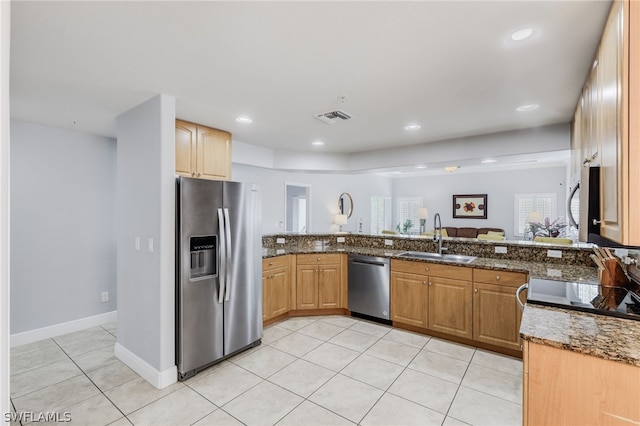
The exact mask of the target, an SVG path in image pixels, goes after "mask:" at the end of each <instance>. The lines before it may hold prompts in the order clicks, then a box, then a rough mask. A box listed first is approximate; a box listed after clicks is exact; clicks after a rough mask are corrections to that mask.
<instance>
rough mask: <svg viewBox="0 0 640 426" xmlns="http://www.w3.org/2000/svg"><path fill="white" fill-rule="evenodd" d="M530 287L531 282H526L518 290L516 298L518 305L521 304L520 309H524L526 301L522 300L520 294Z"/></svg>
mask: <svg viewBox="0 0 640 426" xmlns="http://www.w3.org/2000/svg"><path fill="white" fill-rule="evenodd" d="M528 288H529V283H524V284H522V285H521V286H520V287H518V289H517V290H516V300H517V301H518V305H519V306H520V310H521V311H524V303H522V300H520V295H521V294H522V292H523V291H525V290H526V289H528Z"/></svg>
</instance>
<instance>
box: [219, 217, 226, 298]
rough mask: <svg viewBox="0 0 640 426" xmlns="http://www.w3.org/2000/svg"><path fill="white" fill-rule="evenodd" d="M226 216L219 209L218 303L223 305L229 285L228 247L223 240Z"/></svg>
mask: <svg viewBox="0 0 640 426" xmlns="http://www.w3.org/2000/svg"><path fill="white" fill-rule="evenodd" d="M224 230H225V226H224V216H223V213H222V209H218V235H220V275H219V276H218V277H219V280H220V291H219V292H218V303H222V302H223V300H224V291H225V288H226V283H227V264H226V259H227V247H226V244H225V242H224V240H223V238H222V234H223V233H224Z"/></svg>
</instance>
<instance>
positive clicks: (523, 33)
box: [511, 28, 533, 41]
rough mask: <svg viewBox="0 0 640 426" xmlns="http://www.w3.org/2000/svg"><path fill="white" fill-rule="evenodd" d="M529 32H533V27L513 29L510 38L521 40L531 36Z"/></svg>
mask: <svg viewBox="0 0 640 426" xmlns="http://www.w3.org/2000/svg"><path fill="white" fill-rule="evenodd" d="M531 34H533V28H522V29H521V30H518V31H514V32H513V33H512V34H511V40H513V41H521V40H524V39H526V38H529V37H531Z"/></svg>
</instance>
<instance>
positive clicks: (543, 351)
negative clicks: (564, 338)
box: [522, 342, 640, 426]
mask: <svg viewBox="0 0 640 426" xmlns="http://www.w3.org/2000/svg"><path fill="white" fill-rule="evenodd" d="M523 361H524V389H523V418H522V420H523V424H524V425H525V426H537V425H582V426H587V425H627V426H628V425H637V424H640V403H639V402H640V385H639V384H640V367H637V366H634V365H630V364H625V363H622V362H616V361H611V360H607V359H603V358H599V357H595V356H591V355H585V354H580V353H577V352H573V351H569V350H565V349H559V348H555V347H551V346H546V345H541V344H537V343H532V342H524V357H523Z"/></svg>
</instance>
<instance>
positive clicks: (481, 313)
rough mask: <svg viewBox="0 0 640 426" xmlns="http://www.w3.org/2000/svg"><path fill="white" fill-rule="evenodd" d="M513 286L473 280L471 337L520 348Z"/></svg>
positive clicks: (519, 316) (517, 308) (517, 309)
mask: <svg viewBox="0 0 640 426" xmlns="http://www.w3.org/2000/svg"><path fill="white" fill-rule="evenodd" d="M521 317H522V313H521V311H520V307H519V306H518V303H517V301H516V288H514V287H508V286H501V285H495V284H484V283H474V289H473V339H474V340H477V341H479V342H484V343H489V344H492V345H496V346H502V347H505V348H509V349H515V350H520V334H519V331H520V319H521Z"/></svg>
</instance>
